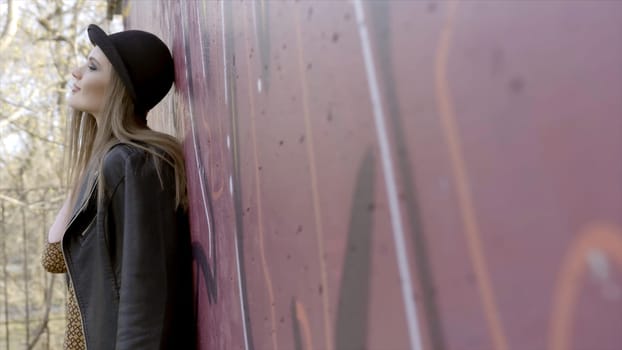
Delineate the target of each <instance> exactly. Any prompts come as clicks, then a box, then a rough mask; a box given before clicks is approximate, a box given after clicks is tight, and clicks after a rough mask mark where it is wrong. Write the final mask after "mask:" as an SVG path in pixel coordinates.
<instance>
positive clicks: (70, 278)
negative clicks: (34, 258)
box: [61, 183, 97, 349]
mask: <svg viewBox="0 0 622 350" xmlns="http://www.w3.org/2000/svg"><path fill="white" fill-rule="evenodd" d="M95 187H96V186H95V183H93V185H92V186H91V189H90V191H89V195H88V196H87V197H86V200H84V202H83V203H82V205H81V206H80V209H78V211H76V214H75V215H74V217H73V218H72V219H71V221H70V222H69V223H68V224H67V227H66V229H68V228H69V227H70V226H71V224H73V222H74V221H76V218H77V217H78V216H79V215H80V213H81V212H82V211H83V210H84V208H85V207H86V206H87V204H88V202H89V199H90V198H91V196H92V195H93V192H95ZM95 219H97V214H95ZM90 227H91V224H89V225H88V226H87V227H86V228H85V229H84V231H83V232H82V233H81V235H82V236H84V234H85V233H86V232H85V231H86V230H88V229H89V228H90ZM63 239H64V235H63ZM63 239H61V252H62V253H63V260H64V261H65V267H66V268H67V276H69V283H71V288H72V289H73V296H74V297H75V299H76V306H77V307H78V314H80V328H82V336H83V339H82V340H83V341H84V348H85V349H88V346H87V344H86V332H85V330H84V318H83V317H82V310H81V309H80V303H79V302H78V293H77V292H76V287H75V285H74V283H73V277H71V271H70V269H69V264H67V257H66V256H65V248H64V246H63V244H62V242H63Z"/></svg>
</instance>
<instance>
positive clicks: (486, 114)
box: [126, 0, 622, 350]
mask: <svg viewBox="0 0 622 350" xmlns="http://www.w3.org/2000/svg"><path fill="white" fill-rule="evenodd" d="M127 6H128V9H129V12H128V13H129V15H128V17H127V18H126V21H127V27H135V28H144V29H148V30H152V31H154V32H156V33H158V34H160V35H161V36H162V37H163V38H165V39H166V41H167V42H168V43H169V44H170V46H171V48H172V51H173V55H174V58H175V61H176V77H177V78H176V91H175V93H174V95H173V96H172V98H171V101H172V102H171V101H169V102H168V103H169V106H170V108H169V109H168V110H166V113H160V114H158V115H156V116H152V117H150V118H154V119H158V118H170V117H171V115H174V116H175V118H177V120H178V121H179V124H180V125H182V136H183V139H184V146H185V151H186V155H187V168H188V174H189V182H190V187H189V191H190V197H191V201H192V205H191V223H192V231H193V237H194V242H195V243H194V248H195V249H194V255H195V262H196V264H195V267H196V270H195V271H196V305H197V309H198V310H199V314H198V319H197V326H198V327H199V331H200V348H201V349H279V348H280V349H305V350H308V349H326V350H333V349H338V350H341V349H362V348H367V349H434V350H443V349H551V350H553V349H554V350H561V349H586V348H589V349H598V350H601V349H602V350H608V349H612V350H613V349H616V347H617V346H618V345H619V344H620V343H621V342H622V339H621V338H620V334H619V332H618V330H619V327H620V325H622V316H621V315H622V314H621V313H619V312H618V311H619V309H620V305H621V303H622V294H621V293H622V289H621V288H622V287H621V282H622V278H621V277H622V274H621V273H620V271H621V269H620V266H621V264H622V238H621V237H622V236H621V235H622V232H621V229H620V227H622V219H621V217H620V209H622V182H621V181H620V179H622V163H620V162H619V159H618V156H617V152H615V151H614V150H618V149H620V148H621V147H622V120H621V119H620V118H619V114H620V112H621V111H622V98H621V97H622V79H620V77H621V76H622V66H621V65H620V64H619V62H620V61H621V59H622V40H619V39H620V38H619V33H620V29H621V25H620V23H622V18H621V14H622V11H621V10H622V7H621V5H620V4H618V3H615V2H599V3H597V4H592V5H590V6H591V7H590V8H589V9H588V8H587V5H586V4H585V3H584V2H565V3H560V2H539V3H536V2H496V3H495V2H457V1H456V2H434V1H412V2H407V1H386V2H367V1H358V0H355V1H343V2H341V1H340V2H326V1H296V2H276V1H239V2H238V1H235V2H234V1H203V2H197V1H176V2H169V1H162V2H147V1H129V2H127Z"/></svg>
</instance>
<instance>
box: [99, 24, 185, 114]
mask: <svg viewBox="0 0 622 350" xmlns="http://www.w3.org/2000/svg"><path fill="white" fill-rule="evenodd" d="M88 34H89V39H90V40H91V42H92V43H93V45H97V46H98V47H99V48H100V49H101V50H102V51H103V52H104V54H105V55H106V57H107V58H108V60H109V61H110V63H111V64H112V67H114V69H115V71H116V72H117V74H119V76H120V77H121V80H122V81H123V83H124V84H125V87H126V88H127V91H128V93H129V94H130V96H131V97H132V99H133V100H134V105H135V111H136V114H137V115H139V116H146V115H147V112H148V111H149V110H150V109H151V108H153V107H154V106H155V105H157V104H158V102H160V101H161V100H162V98H164V96H166V94H167V93H168V91H169V90H170V88H171V86H172V85H173V81H174V80H175V67H174V64H173V57H172V56H171V53H170V51H169V49H168V47H167V46H166V44H165V43H164V42H162V40H160V39H159V38H158V37H157V36H155V35H153V34H151V33H148V32H144V31H142V30H126V31H123V32H119V33H114V34H110V35H108V34H106V32H104V31H103V30H102V29H101V28H100V27H98V26H97V25H95V24H91V25H89V27H88Z"/></svg>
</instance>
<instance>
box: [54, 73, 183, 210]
mask: <svg viewBox="0 0 622 350" xmlns="http://www.w3.org/2000/svg"><path fill="white" fill-rule="evenodd" d="M67 131H68V148H67V152H66V158H65V159H66V162H67V163H68V168H69V172H68V177H67V180H68V182H69V184H68V185H69V188H70V191H71V192H70V200H71V201H72V202H73V205H74V206H75V205H76V203H75V202H76V200H77V197H78V193H79V191H80V187H81V186H82V184H87V185H88V186H93V185H95V184H97V185H98V201H99V202H100V203H101V201H102V200H103V199H104V195H105V192H106V188H105V186H106V184H105V183H104V173H103V171H102V167H103V163H104V157H105V155H106V153H107V152H108V151H109V150H110V149H111V148H112V147H113V146H114V145H116V144H119V143H121V144H128V145H132V146H134V147H137V148H139V149H142V150H144V151H145V152H148V153H149V154H150V155H151V157H152V158H153V161H154V162H155V164H156V170H157V172H158V177H159V178H160V184H161V185H162V186H163V185H164V184H163V183H162V176H161V173H160V171H161V165H162V162H166V163H168V164H169V165H170V166H171V167H172V168H173V169H174V171H175V202H176V205H177V206H178V207H182V208H184V209H185V208H186V207H187V193H186V174H185V165H184V157H183V152H182V149H181V145H180V144H179V142H178V141H177V140H176V139H175V138H174V137H172V136H170V135H167V134H164V133H161V132H157V131H154V130H151V129H149V127H148V126H147V124H146V120H145V119H144V118H143V117H139V116H136V115H135V112H134V102H133V101H132V99H131V97H130V96H129V94H128V93H127V90H126V88H125V85H124V84H123V82H122V81H121V78H120V77H119V75H118V74H117V73H116V72H115V71H114V70H112V71H111V76H110V83H109V86H108V89H107V92H106V97H105V100H104V105H103V106H102V112H101V115H100V120H99V125H98V124H97V123H96V121H95V117H94V116H93V115H92V114H90V113H86V112H81V111H77V110H74V111H73V112H72V116H71V118H70V122H69V126H68V128H67ZM162 153H163V154H162ZM92 174H97V177H94V176H90V175H92ZM89 176H90V177H89ZM87 188H90V187H87Z"/></svg>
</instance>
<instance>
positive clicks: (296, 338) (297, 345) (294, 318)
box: [290, 297, 310, 350]
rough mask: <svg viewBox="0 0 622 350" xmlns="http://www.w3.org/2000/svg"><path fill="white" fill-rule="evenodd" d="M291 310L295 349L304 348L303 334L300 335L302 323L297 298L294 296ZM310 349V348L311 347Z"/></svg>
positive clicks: (300, 349)
mask: <svg viewBox="0 0 622 350" xmlns="http://www.w3.org/2000/svg"><path fill="white" fill-rule="evenodd" d="M290 311H291V315H292V332H293V334H294V350H302V336H301V335H300V323H299V322H298V313H297V312H296V298H295V297H294V298H292V302H291V306H290ZM309 350H310V349H309Z"/></svg>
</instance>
